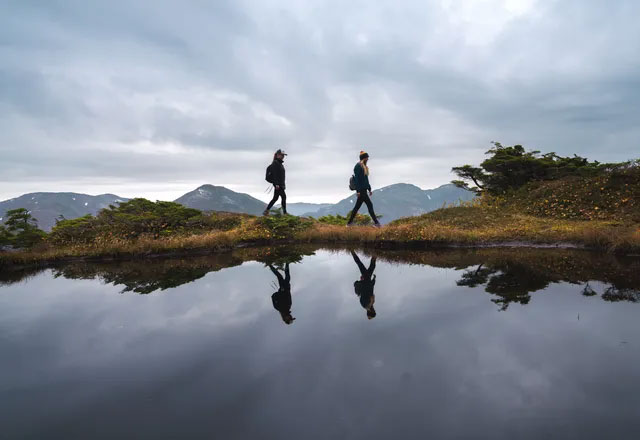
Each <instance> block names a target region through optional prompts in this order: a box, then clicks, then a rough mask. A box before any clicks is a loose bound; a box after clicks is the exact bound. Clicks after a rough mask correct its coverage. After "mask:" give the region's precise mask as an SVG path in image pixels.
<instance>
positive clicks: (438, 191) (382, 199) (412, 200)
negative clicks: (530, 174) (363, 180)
mask: <svg viewBox="0 0 640 440" xmlns="http://www.w3.org/2000/svg"><path fill="white" fill-rule="evenodd" d="M474 197H475V195H474V194H473V193H472V192H470V191H467V190H464V189H461V188H458V187H456V186H455V185H453V184H447V185H442V186H440V187H438V188H435V189H428V190H423V189H420V188H419V187H417V186H415V185H411V184H407V183H397V184H395V185H390V186H386V187H384V188H380V189H377V190H375V191H374V192H373V196H372V198H371V199H372V200H373V204H374V207H375V210H376V214H379V215H382V216H383V217H382V218H381V219H380V221H381V222H382V223H389V222H391V221H393V220H396V219H399V218H402V217H410V216H415V215H421V214H425V213H427V212H431V211H434V210H436V209H439V208H442V206H443V205H447V204H451V203H456V202H458V201H460V200H463V201H468V200H472V199H473V198H474ZM356 199H357V196H356V194H355V193H354V194H353V195H351V196H350V197H347V198H346V199H344V200H341V201H340V202H338V203H336V204H335V205H331V206H329V207H326V208H322V209H319V210H318V211H316V212H307V213H306V215H307V216H311V217H316V218H318V217H322V216H324V215H335V214H340V215H345V214H347V213H348V212H349V211H351V210H352V209H353V205H354V204H355V202H356ZM360 212H361V213H362V214H365V213H366V212H367V210H366V206H363V208H362V209H361V210H360Z"/></svg>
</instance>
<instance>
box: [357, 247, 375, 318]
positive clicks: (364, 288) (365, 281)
mask: <svg viewBox="0 0 640 440" xmlns="http://www.w3.org/2000/svg"><path fill="white" fill-rule="evenodd" d="M351 256H352V257H353V261H355V262H356V264H357V265H358V269H360V280H358V281H356V282H354V283H353V287H354V289H355V291H356V295H358V297H360V305H361V306H362V307H363V308H364V309H365V310H366V311H367V318H369V319H373V318H375V317H376V309H374V308H373V303H374V302H375V301H376V296H375V295H374V294H373V287H374V286H375V285H376V276H375V275H374V274H373V272H374V271H375V270H376V257H371V262H370V263H369V268H368V269H367V268H366V267H365V265H364V264H362V261H360V258H358V255H357V254H356V253H355V252H354V251H351Z"/></svg>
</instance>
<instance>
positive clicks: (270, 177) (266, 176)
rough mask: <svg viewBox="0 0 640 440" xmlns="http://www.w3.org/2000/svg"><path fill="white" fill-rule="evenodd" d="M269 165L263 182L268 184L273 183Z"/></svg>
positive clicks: (271, 170)
mask: <svg viewBox="0 0 640 440" xmlns="http://www.w3.org/2000/svg"><path fill="white" fill-rule="evenodd" d="M271 165H273V164H271ZM271 165H269V166H268V167H267V173H266V174H265V176H264V180H266V181H267V182H269V183H273V169H272V168H271Z"/></svg>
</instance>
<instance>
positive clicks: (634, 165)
mask: <svg viewBox="0 0 640 440" xmlns="http://www.w3.org/2000/svg"><path fill="white" fill-rule="evenodd" d="M487 155H488V156H489V157H488V158H487V159H486V160H484V161H483V162H482V163H481V164H480V166H477V167H475V166H471V165H463V166H460V167H455V168H453V170H452V171H453V172H454V173H455V174H456V175H457V176H458V177H459V178H460V180H456V181H454V183H455V184H456V185H458V186H460V187H463V188H467V189H469V190H471V191H474V192H476V193H477V194H478V197H477V198H476V199H474V200H473V201H471V202H462V203H458V204H454V205H452V206H443V207H442V208H441V209H438V210H436V211H433V212H430V213H427V214H424V215H421V216H416V217H408V218H404V219H399V220H396V221H394V222H391V223H390V224H389V225H387V226H385V227H384V228H381V229H375V228H372V227H369V226H366V225H367V224H370V221H371V219H370V218H368V216H365V215H359V216H358V217H357V221H356V223H357V224H358V225H359V226H356V227H353V228H346V227H344V224H345V223H346V215H347V214H348V213H345V216H341V215H335V216H326V217H322V218H320V219H318V220H315V219H312V218H306V217H294V216H289V215H282V214H281V213H280V212H276V213H275V214H274V215H271V216H269V217H255V216H251V215H245V214H231V213H222V212H201V211H199V210H196V209H190V208H186V207H184V206H182V205H180V204H178V203H173V202H151V201H149V200H145V199H132V200H130V201H128V202H125V203H121V204H120V205H118V206H109V207H108V208H107V209H104V210H102V211H101V212H100V213H98V214H97V215H96V216H91V215H88V216H85V217H81V218H77V219H72V220H64V219H62V220H60V221H58V223H57V224H56V226H55V227H54V228H53V229H52V231H51V232H50V233H49V234H45V233H44V232H43V231H40V230H39V229H38V228H37V226H36V222H35V219H33V218H31V216H30V214H29V213H28V212H27V211H26V210H14V211H13V212H10V213H8V215H9V219H8V220H7V221H5V224H4V226H2V227H0V240H1V243H2V244H3V245H9V246H11V247H13V248H18V249H19V250H17V251H16V250H15V249H14V251H12V252H8V251H5V252H2V253H0V264H11V263H22V264H29V263H37V262H46V261H53V260H58V259H70V258H76V257H123V256H148V255H151V254H176V253H194V252H196V253H197V252H203V253H210V252H215V251H219V250H227V249H231V248H234V247H237V246H247V245H271V244H278V243H289V244H290V243H299V244H304V243H319V244H321V243H326V244H330V243H344V244H356V245H367V246H377V247H394V246H402V247H416V248H418V247H419V248H424V247H435V246H451V245H456V246H483V245H505V244H513V243H526V244H546V245H557V244H565V245H576V246H583V247H588V248H592V249H597V250H603V251H608V252H616V253H638V252H639V251H640V161H629V162H623V163H615V164H601V163H598V162H591V161H589V160H587V159H585V158H582V157H578V156H574V157H561V156H558V155H556V154H555V153H547V154H541V153H540V152H537V151H526V150H525V149H524V148H523V147H522V146H519V145H516V146H511V147H504V146H502V145H500V144H499V143H494V144H493V147H492V148H491V149H490V150H489V151H488V152H487ZM383 214H384V213H383Z"/></svg>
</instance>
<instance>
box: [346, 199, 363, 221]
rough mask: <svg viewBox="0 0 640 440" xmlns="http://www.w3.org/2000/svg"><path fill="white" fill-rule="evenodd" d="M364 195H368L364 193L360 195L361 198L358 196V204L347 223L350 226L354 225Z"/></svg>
mask: <svg viewBox="0 0 640 440" xmlns="http://www.w3.org/2000/svg"><path fill="white" fill-rule="evenodd" d="M362 194H365V195H366V193H364V192H362V193H360V196H358V200H356V204H355V206H354V207H353V211H351V216H350V217H349V221H348V222H347V224H348V225H350V224H351V223H353V219H354V218H356V214H357V213H358V209H360V207H361V206H362Z"/></svg>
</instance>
